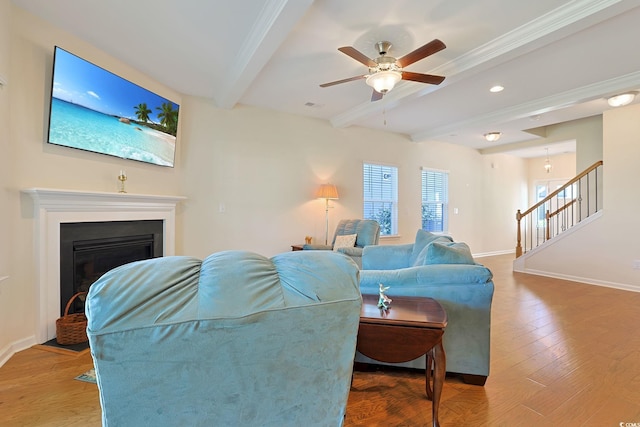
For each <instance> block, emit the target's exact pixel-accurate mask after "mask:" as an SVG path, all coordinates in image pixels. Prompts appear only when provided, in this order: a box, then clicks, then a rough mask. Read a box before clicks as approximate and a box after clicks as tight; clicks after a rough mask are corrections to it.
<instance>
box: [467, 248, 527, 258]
mask: <svg viewBox="0 0 640 427" xmlns="http://www.w3.org/2000/svg"><path fill="white" fill-rule="evenodd" d="M509 254H513V257H514V259H515V255H516V251H515V250H514V249H506V250H502V251H493V252H480V253H479V254H472V255H473V257H474V258H482V257H486V256H496V255H509Z"/></svg>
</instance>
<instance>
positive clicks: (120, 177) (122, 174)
mask: <svg viewBox="0 0 640 427" xmlns="http://www.w3.org/2000/svg"><path fill="white" fill-rule="evenodd" d="M126 180H127V173H126V172H125V171H123V170H122V169H120V175H118V181H120V191H118V193H126V191H125V190H124V182H125V181H126Z"/></svg>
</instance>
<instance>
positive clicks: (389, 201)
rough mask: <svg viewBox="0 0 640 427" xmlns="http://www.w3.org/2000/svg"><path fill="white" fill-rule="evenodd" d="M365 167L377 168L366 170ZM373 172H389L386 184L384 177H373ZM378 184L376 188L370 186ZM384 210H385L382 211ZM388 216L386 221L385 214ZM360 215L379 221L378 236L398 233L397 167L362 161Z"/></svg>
mask: <svg viewBox="0 0 640 427" xmlns="http://www.w3.org/2000/svg"><path fill="white" fill-rule="evenodd" d="M367 168H376V169H378V170H375V171H371V170H369V172H367ZM372 173H373V174H376V173H377V174H387V173H388V174H390V176H389V178H388V179H389V180H390V181H389V182H388V185H385V184H384V182H383V181H386V179H385V178H383V177H382V176H379V178H378V179H377V180H376V179H373V178H374V177H373V176H371V175H372ZM372 186H378V188H377V189H376V188H372ZM372 193H377V194H372ZM382 210H386V211H387V212H382ZM387 215H388V216H389V218H388V221H387V219H386V216H387ZM362 217H363V218H364V219H374V220H376V221H378V223H380V236H381V237H390V236H397V235H398V167H397V166H395V165H390V164H383V163H379V162H363V164H362Z"/></svg>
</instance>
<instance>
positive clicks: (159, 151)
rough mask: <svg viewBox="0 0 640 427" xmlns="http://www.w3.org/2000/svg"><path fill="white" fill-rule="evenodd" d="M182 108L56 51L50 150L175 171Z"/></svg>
mask: <svg viewBox="0 0 640 427" xmlns="http://www.w3.org/2000/svg"><path fill="white" fill-rule="evenodd" d="M179 111H180V106H179V105H178V104H176V103H175V102H172V101H169V100H168V99H165V98H163V97H161V96H159V95H156V94H155V93H153V92H151V91H149V90H147V89H144V88H142V87H140V86H138V85H136V84H134V83H131V82H130V81H128V80H125V79H123V78H122V77H119V76H117V75H115V74H113V73H111V72H109V71H107V70H105V69H104V68H101V67H98V66H97V65H95V64H92V63H91V62H89V61H86V60H84V59H82V58H80V57H78V56H76V55H73V54H72V53H69V52H67V51H66V50H64V49H61V48H60V47H58V46H56V47H55V50H54V58H53V84H52V88H51V105H50V109H49V132H48V142H49V143H50V144H55V145H62V146H65V147H72V148H79V149H81V150H85V151H92V152H95V153H101V154H108V155H111V156H116V157H120V158H123V159H131V160H137V161H141V162H147V163H152V164H155V165H160V166H169V167H173V165H174V161H175V151H176V133H177V130H178V113H179Z"/></svg>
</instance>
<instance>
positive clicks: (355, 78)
mask: <svg viewBox="0 0 640 427" xmlns="http://www.w3.org/2000/svg"><path fill="white" fill-rule="evenodd" d="M365 77H367V76H366V75H365V76H355V77H349V78H348V79H342V80H336V81H335V82H329V83H323V84H321V85H320V87H328V86H333V85H339V84H340V83H347V82H352V81H354V80H360V79H364V78H365Z"/></svg>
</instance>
